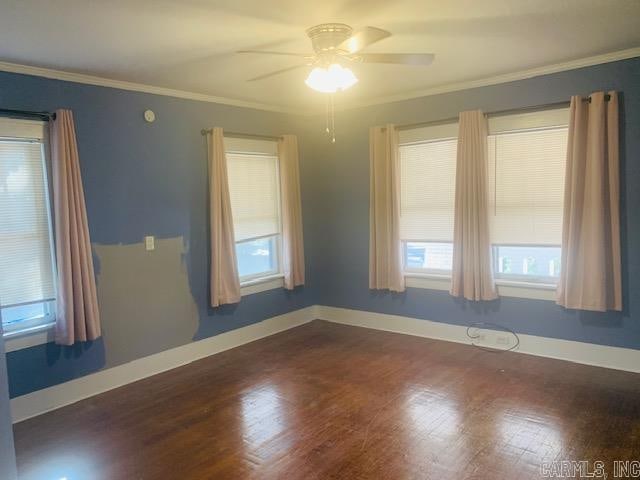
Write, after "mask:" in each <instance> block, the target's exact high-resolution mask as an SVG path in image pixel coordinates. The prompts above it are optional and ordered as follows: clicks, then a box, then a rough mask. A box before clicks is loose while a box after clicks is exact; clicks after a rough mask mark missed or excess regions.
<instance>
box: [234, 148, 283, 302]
mask: <svg viewBox="0 0 640 480" xmlns="http://www.w3.org/2000/svg"><path fill="white" fill-rule="evenodd" d="M224 141H225V155H226V154H229V153H231V154H239V155H251V156H256V157H266V158H273V157H275V159H276V179H277V187H278V188H277V192H276V193H277V202H276V203H277V207H278V231H277V232H276V233H274V234H272V235H261V236H258V237H252V238H245V239H243V240H240V241H236V240H235V239H234V247H237V245H238V244H239V243H245V242H251V241H254V240H260V239H263V238H273V239H274V240H275V247H274V252H275V255H276V266H277V269H276V270H269V271H268V272H261V273H257V274H253V275H244V276H241V277H240V276H239V280H240V294H241V296H244V295H250V294H253V293H258V292H260V291H265V290H270V289H275V288H279V287H280V286H281V287H284V280H281V282H279V283H281V285H280V284H279V283H278V282H275V281H274V280H277V279H279V278H280V279H284V267H283V263H282V260H283V259H282V257H283V253H284V252H283V250H282V245H283V242H282V184H281V182H280V156H279V155H278V143H277V142H276V141H274V140H262V139H253V138H238V137H232V136H225V137H224ZM226 161H228V160H226ZM236 265H237V259H236ZM265 287H266V288H265Z"/></svg>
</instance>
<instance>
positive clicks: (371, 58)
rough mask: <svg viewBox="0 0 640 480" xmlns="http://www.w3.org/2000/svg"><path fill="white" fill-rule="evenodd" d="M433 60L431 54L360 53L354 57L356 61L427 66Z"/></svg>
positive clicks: (433, 56)
mask: <svg viewBox="0 0 640 480" xmlns="http://www.w3.org/2000/svg"><path fill="white" fill-rule="evenodd" d="M434 58H435V55H434V54H433V53H361V54H359V55H358V56H357V57H356V61H361V62H363V63H394V64H401V65H422V66H427V65H431V63H433V59H434Z"/></svg>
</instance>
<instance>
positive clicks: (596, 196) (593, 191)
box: [558, 92, 622, 312]
mask: <svg viewBox="0 0 640 480" xmlns="http://www.w3.org/2000/svg"><path fill="white" fill-rule="evenodd" d="M570 115H571V116H570V120H569V140H568V145H567V165H566V175H565V192H564V195H565V196H564V217H563V226H562V263H561V270H560V281H559V283H558V304H559V305H562V306H564V307H566V308H574V309H579V310H594V311H600V312H602V311H606V310H622V280H621V274H620V205H619V204H620V172H619V168H620V167H619V158H618V156H619V134H618V96H617V94H616V92H609V101H606V100H605V94H604V93H603V92H598V93H594V94H592V95H591V101H590V102H586V101H583V99H582V98H581V97H579V96H574V97H572V98H571V107H570Z"/></svg>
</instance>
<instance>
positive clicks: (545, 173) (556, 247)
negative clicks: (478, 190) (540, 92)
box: [488, 109, 569, 283]
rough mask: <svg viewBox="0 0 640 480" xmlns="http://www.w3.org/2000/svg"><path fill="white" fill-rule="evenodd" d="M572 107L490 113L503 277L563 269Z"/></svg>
mask: <svg viewBox="0 0 640 480" xmlns="http://www.w3.org/2000/svg"><path fill="white" fill-rule="evenodd" d="M568 121H569V118H568V111H567V109H561V110H549V111H540V112H532V113H526V114H519V115H509V116H504V117H494V118H490V119H489V139H488V147H489V152H488V160H489V165H488V176H489V207H490V222H491V225H490V226H491V243H492V244H493V261H494V272H495V276H496V278H498V279H506V280H517V281H526V282H538V283H556V282H557V281H558V278H559V275H560V243H561V241H562V209H563V202H564V167H565V161H566V151H567V132H568V128H567V124H568Z"/></svg>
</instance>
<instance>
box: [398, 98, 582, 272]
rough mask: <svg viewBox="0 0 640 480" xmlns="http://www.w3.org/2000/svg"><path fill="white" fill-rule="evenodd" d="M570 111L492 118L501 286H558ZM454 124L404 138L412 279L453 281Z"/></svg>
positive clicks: (403, 206) (491, 171)
mask: <svg viewBox="0 0 640 480" xmlns="http://www.w3.org/2000/svg"><path fill="white" fill-rule="evenodd" d="M568 123H569V115H568V109H557V110H547V111H537V112H530V113H523V114H515V115H505V116H500V117H490V118H489V138H488V163H489V164H488V177H489V178H488V190H489V206H490V231H491V243H492V244H493V262H494V272H495V275H496V278H498V279H504V280H513V281H526V282H532V283H544V284H551V283H556V282H557V280H558V277H559V274H560V253H561V252H560V243H561V237H562V210H563V201H564V168H565V158H566V148H567V131H568V128H567V124H568ZM457 130H458V126H457V123H452V124H442V125H434V126H428V127H422V128H417V129H413V130H407V131H401V132H400V147H399V154H400V190H401V192H400V236H401V240H402V242H403V248H404V268H405V271H407V272H416V273H427V274H440V275H450V274H451V268H452V262H453V245H452V241H453V222H454V202H455V178H456V172H455V168H456V147H457V135H458V131H457Z"/></svg>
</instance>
